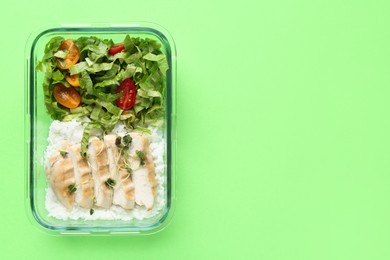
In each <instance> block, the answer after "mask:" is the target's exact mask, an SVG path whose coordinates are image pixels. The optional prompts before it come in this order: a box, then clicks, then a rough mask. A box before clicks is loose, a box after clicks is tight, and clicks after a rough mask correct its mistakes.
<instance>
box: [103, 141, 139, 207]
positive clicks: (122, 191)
mask: <svg viewBox="0 0 390 260" xmlns="http://www.w3.org/2000/svg"><path fill="white" fill-rule="evenodd" d="M117 137H118V136H117V135H115V134H110V135H106V136H104V142H105V144H106V146H107V154H108V159H109V162H110V176H111V178H112V179H113V180H114V181H115V185H114V186H113V189H114V196H113V200H112V203H113V204H115V205H119V206H121V207H122V208H125V209H132V208H134V186H133V181H132V179H131V175H130V173H129V172H128V171H127V169H126V167H125V164H124V161H123V156H122V153H123V152H124V151H123V150H121V149H118V146H117V145H116V144H115V141H116V139H117Z"/></svg>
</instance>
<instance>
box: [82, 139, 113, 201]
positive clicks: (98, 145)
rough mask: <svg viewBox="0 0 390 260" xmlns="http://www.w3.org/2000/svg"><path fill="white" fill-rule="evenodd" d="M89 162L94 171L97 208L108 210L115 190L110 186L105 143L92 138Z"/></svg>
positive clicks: (89, 148)
mask: <svg viewBox="0 0 390 260" xmlns="http://www.w3.org/2000/svg"><path fill="white" fill-rule="evenodd" d="M87 154H88V162H89V165H90V166H91V169H92V177H93V180H94V184H95V185H94V186H95V189H94V193H95V199H96V203H95V204H96V206H99V207H102V208H106V209H108V208H109V207H110V206H111V204H112V196H113V189H112V187H110V186H109V185H108V183H109V179H110V168H109V160H108V156H107V148H106V146H105V144H104V142H102V141H100V140H99V138H97V137H91V138H90V139H89V143H88V152H87Z"/></svg>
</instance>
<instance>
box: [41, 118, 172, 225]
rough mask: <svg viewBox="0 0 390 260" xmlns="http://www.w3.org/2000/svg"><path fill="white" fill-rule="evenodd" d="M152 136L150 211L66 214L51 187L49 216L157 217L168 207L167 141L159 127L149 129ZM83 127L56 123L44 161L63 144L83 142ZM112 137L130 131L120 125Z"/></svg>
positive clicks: (81, 210) (116, 209) (80, 210)
mask: <svg viewBox="0 0 390 260" xmlns="http://www.w3.org/2000/svg"><path fill="white" fill-rule="evenodd" d="M149 129H150V130H151V131H152V134H151V135H149V140H150V149H151V153H152V157H153V160H154V163H155V168H156V181H157V195H156V200H155V203H154V206H153V208H152V209H151V210H149V211H148V210H146V209H145V208H144V207H140V206H136V207H135V208H134V209H132V210H126V209H124V208H122V207H120V206H116V205H112V206H111V208H109V209H102V208H94V213H93V215H90V212H89V211H90V210H89V209H84V208H81V207H80V206H78V205H75V206H74V207H73V209H71V210H67V209H66V208H65V207H64V206H63V205H62V204H61V203H60V202H59V201H58V199H57V197H56V196H55V194H54V192H53V190H52V189H51V187H50V186H49V187H47V188H46V202H45V206H46V209H47V210H48V212H49V216H51V217H54V218H57V219H62V220H67V219H73V220H76V219H84V220H96V219H104V220H126V221H127V220H132V219H138V220H142V219H145V218H150V217H153V216H155V215H157V214H158V213H159V212H160V211H161V210H162V209H163V208H164V206H165V177H164V168H165V164H164V159H163V158H164V157H163V156H164V151H165V146H164V139H163V137H162V133H161V129H160V128H158V127H149ZM83 130H84V126H83V125H82V124H81V121H80V120H77V119H76V120H72V121H69V122H60V121H57V120H55V121H53V123H52V124H51V125H50V130H49V137H48V142H49V145H48V147H47V149H46V152H45V158H44V161H45V162H46V161H47V159H48V158H49V157H50V156H51V155H52V154H53V152H54V151H56V150H57V149H58V148H59V147H60V146H61V145H62V143H63V142H64V141H65V140H67V141H68V142H70V143H71V144H76V143H80V142H81V138H82V134H83ZM112 132H113V133H116V134H118V135H122V136H123V135H124V134H126V133H127V130H126V129H125V128H124V125H123V124H122V123H118V124H117V125H116V126H115V128H114V130H113V131H112Z"/></svg>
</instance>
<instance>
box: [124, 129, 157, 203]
mask: <svg viewBox="0 0 390 260" xmlns="http://www.w3.org/2000/svg"><path fill="white" fill-rule="evenodd" d="M130 136H131V137H132V143H131V146H130V151H129V162H130V167H131V168H132V169H133V173H132V180H133V183H134V190H135V192H134V197H135V203H137V204H138V205H140V206H145V208H146V209H148V210H150V209H151V208H152V207H153V204H154V200H155V196H156V178H155V177H156V172H155V168H154V162H153V158H152V156H151V152H150V147H149V139H148V138H147V136H146V135H145V134H143V133H136V132H133V133H130Z"/></svg>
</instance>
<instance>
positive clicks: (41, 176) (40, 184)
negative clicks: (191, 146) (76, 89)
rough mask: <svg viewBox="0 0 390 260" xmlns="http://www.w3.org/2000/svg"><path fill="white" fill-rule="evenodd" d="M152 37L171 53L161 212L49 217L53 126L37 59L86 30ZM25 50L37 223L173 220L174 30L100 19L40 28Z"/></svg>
mask: <svg viewBox="0 0 390 260" xmlns="http://www.w3.org/2000/svg"><path fill="white" fill-rule="evenodd" d="M127 34H129V35H130V36H132V37H140V38H150V39H153V40H156V41H157V42H159V43H160V44H161V46H162V47H161V50H162V52H163V53H164V54H165V55H166V57H167V61H168V65H169V69H168V71H167V74H166V82H165V83H166V93H165V95H164V102H163V104H164V105H165V110H164V111H165V118H164V125H163V129H162V130H163V131H162V132H163V139H164V147H165V148H164V155H163V158H164V178H165V184H164V186H165V187H164V188H165V194H164V196H165V206H164V207H163V208H162V209H161V210H160V211H159V212H158V214H157V215H155V216H153V217H151V218H146V219H142V220H138V219H133V220H130V221H125V220H82V219H77V220H71V219H67V220H61V219H57V218H54V217H50V216H49V214H48V210H47V209H46V207H45V196H46V188H47V186H48V184H47V181H46V177H45V166H44V163H43V160H44V159H43V158H44V152H45V149H46V147H47V145H48V133H49V126H50V124H51V122H52V121H53V120H52V119H51V117H50V115H49V114H48V113H47V112H46V108H45V105H44V94H43V88H42V83H43V78H44V74H43V73H42V72H39V71H36V69H35V67H36V65H37V63H38V62H39V61H40V60H41V59H42V57H43V54H44V49H45V45H46V43H47V42H48V41H49V40H50V39H51V38H52V37H55V36H62V37H64V38H65V39H68V38H73V39H76V38H78V37H81V36H96V37H99V38H101V39H112V40H113V41H114V43H118V42H122V41H123V39H124V38H125V36H126V35H127ZM25 56H26V69H25V70H26V73H25V76H26V78H25V80H26V82H25V86H26V91H25V93H26V99H25V107H26V119H25V139H26V161H25V165H26V172H25V174H26V187H25V190H26V196H25V198H26V203H25V204H26V210H27V213H28V216H29V218H30V220H31V221H32V222H33V223H34V225H35V226H37V227H39V228H40V229H42V230H45V231H47V232H48V233H50V234H89V235H114V234H152V233H155V232H157V231H159V230H161V229H163V228H164V227H165V226H166V225H167V223H168V222H169V221H170V219H171V217H172V214H173V209H174V199H175V142H176V141H175V140H176V139H175V136H176V133H175V87H176V86H175V84H176V50H175V45H174V42H173V39H172V37H171V36H170V34H169V33H168V32H167V31H166V30H165V29H164V28H161V27H160V26H158V25H155V24H148V23H131V24H99V25H96V24H95V25H87V24H78V25H63V24H61V25H56V26H50V27H45V28H42V29H40V30H39V31H37V32H35V33H32V34H31V36H30V37H29V39H28V41H27V45H26V50H25Z"/></svg>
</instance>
